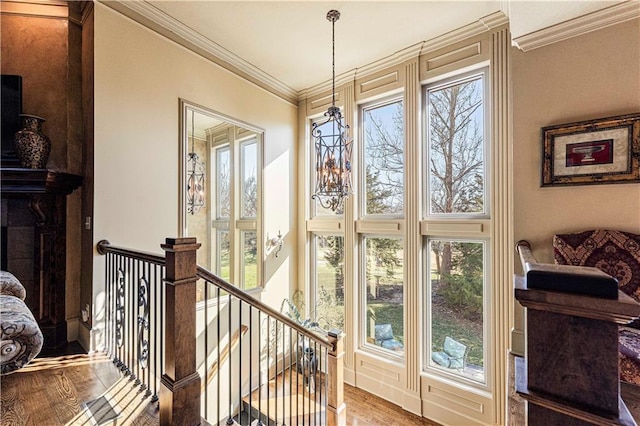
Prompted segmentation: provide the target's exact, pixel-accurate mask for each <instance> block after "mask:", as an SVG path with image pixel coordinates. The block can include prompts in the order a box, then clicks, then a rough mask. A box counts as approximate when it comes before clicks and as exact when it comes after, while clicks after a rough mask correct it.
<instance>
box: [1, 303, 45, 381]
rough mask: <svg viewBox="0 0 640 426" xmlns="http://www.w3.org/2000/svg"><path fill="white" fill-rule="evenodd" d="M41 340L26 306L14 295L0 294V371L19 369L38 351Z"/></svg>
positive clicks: (33, 319)
mask: <svg viewBox="0 0 640 426" xmlns="http://www.w3.org/2000/svg"><path fill="white" fill-rule="evenodd" d="M42 343H43V336H42V331H41V330H40V327H39V326H38V323H37V322H36V320H35V318H34V317H33V314H32V313H31V311H30V310H29V308H27V305H25V304H24V302H23V301H22V300H21V299H19V298H17V297H15V296H8V295H0V360H1V362H0V365H1V369H2V371H1V373H2V374H8V373H12V372H14V371H15V370H18V369H19V368H22V367H23V366H24V365H25V364H27V363H28V362H29V361H31V360H32V359H33V358H35V356H36V355H38V353H40V350H41V349H42Z"/></svg>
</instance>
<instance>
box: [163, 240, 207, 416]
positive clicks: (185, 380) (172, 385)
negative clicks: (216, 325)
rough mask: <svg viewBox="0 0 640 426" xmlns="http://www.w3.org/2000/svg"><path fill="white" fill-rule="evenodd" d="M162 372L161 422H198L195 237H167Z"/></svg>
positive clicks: (164, 247)
mask: <svg viewBox="0 0 640 426" xmlns="http://www.w3.org/2000/svg"><path fill="white" fill-rule="evenodd" d="M161 247H162V249H163V250H164V251H165V252H166V277H165V280H164V282H165V290H166V302H165V303H166V308H165V309H166V323H165V332H164V347H165V352H164V374H163V375H162V379H161V386H160V424H161V425H198V424H200V422H201V417H200V382H201V379H200V375H199V374H198V372H197V370H196V311H195V304H196V282H197V277H196V272H197V258H196V252H197V250H198V248H199V247H200V244H198V243H197V242H196V239H195V238H167V239H166V243H165V244H162V246H161Z"/></svg>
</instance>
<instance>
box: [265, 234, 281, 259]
mask: <svg viewBox="0 0 640 426" xmlns="http://www.w3.org/2000/svg"><path fill="white" fill-rule="evenodd" d="M283 245H284V238H283V237H282V233H281V232H280V231H279V230H278V235H276V236H275V237H273V238H269V233H267V250H268V251H274V250H275V253H274V256H275V257H278V253H280V250H282V246H283Z"/></svg>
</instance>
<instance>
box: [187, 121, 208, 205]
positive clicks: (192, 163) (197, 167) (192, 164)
mask: <svg viewBox="0 0 640 426" xmlns="http://www.w3.org/2000/svg"><path fill="white" fill-rule="evenodd" d="M195 140H196V134H195V111H193V110H191V152H190V153H189V156H188V157H189V158H188V159H187V213H189V214H192V215H194V214H196V213H198V212H199V211H200V209H201V208H202V207H204V175H205V166H204V163H203V162H202V161H200V157H198V154H196V149H195Z"/></svg>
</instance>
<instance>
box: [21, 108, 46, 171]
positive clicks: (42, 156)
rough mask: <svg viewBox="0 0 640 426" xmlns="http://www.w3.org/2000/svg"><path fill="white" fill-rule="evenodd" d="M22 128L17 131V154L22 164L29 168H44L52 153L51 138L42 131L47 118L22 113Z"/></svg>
mask: <svg viewBox="0 0 640 426" xmlns="http://www.w3.org/2000/svg"><path fill="white" fill-rule="evenodd" d="M20 118H22V129H21V130H18V132H16V155H17V156H18V159H19V160H20V165H21V166H22V167H25V168H27V169H44V168H46V167H47V160H48V159H49V154H51V140H50V139H49V138H48V137H47V135H45V134H44V133H42V123H44V122H45V119H44V118H42V117H38V116H36V115H30V114H20Z"/></svg>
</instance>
